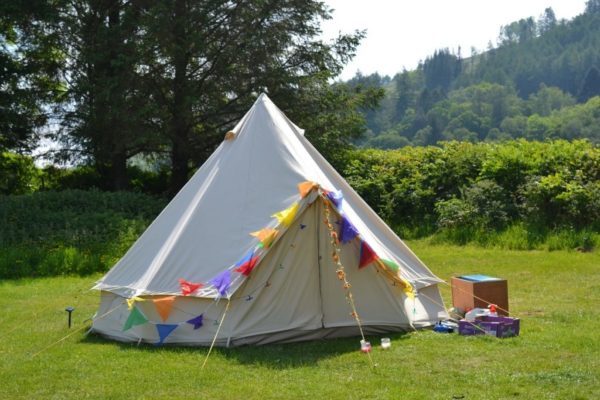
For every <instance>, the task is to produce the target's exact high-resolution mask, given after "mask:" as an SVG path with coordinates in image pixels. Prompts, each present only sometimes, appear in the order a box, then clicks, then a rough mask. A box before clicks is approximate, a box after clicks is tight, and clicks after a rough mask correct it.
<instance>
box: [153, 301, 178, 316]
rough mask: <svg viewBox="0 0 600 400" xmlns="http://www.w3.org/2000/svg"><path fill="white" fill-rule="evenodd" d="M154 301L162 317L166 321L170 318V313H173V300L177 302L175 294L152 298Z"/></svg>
mask: <svg viewBox="0 0 600 400" xmlns="http://www.w3.org/2000/svg"><path fill="white" fill-rule="evenodd" d="M152 302H153V303H154V306H155V307H156V311H157V312H158V314H159V315H160V318H161V319H162V320H163V322H164V321H166V320H167V319H168V318H169V314H171V308H172V307H173V302H175V296H164V297H156V298H154V299H152Z"/></svg>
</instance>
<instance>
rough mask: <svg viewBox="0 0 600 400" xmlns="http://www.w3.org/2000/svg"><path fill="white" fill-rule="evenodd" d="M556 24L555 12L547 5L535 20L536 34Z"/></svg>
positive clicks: (544, 31) (546, 30)
mask: <svg viewBox="0 0 600 400" xmlns="http://www.w3.org/2000/svg"><path fill="white" fill-rule="evenodd" d="M555 26H556V14H554V10H553V9H552V7H548V8H546V9H545V10H544V13H543V14H542V15H540V18H539V19H538V21H537V29H538V34H540V35H543V34H544V33H546V32H548V31H549V30H551V29H552V28H554V27H555Z"/></svg>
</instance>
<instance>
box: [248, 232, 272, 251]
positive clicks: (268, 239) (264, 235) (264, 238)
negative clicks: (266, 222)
mask: <svg viewBox="0 0 600 400" xmlns="http://www.w3.org/2000/svg"><path fill="white" fill-rule="evenodd" d="M277 233H278V231H277V229H271V228H263V229H261V230H260V231H256V232H252V233H251V235H252V236H254V237H257V238H258V240H260V242H261V243H262V245H263V247H265V248H267V247H269V246H270V245H271V243H273V240H275V236H277Z"/></svg>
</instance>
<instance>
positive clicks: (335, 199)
mask: <svg viewBox="0 0 600 400" xmlns="http://www.w3.org/2000/svg"><path fill="white" fill-rule="evenodd" d="M327 198H328V199H329V200H331V202H332V203H333V204H334V205H335V208H337V209H338V210H339V209H340V207H341V205H342V200H343V199H344V195H343V194H342V191H341V190H336V191H335V192H329V193H327Z"/></svg>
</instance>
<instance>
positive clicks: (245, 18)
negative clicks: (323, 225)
mask: <svg viewBox="0 0 600 400" xmlns="http://www.w3.org/2000/svg"><path fill="white" fill-rule="evenodd" d="M325 18H329V11H328V10H327V8H326V7H325V5H324V4H323V3H321V2H318V1H304V2H298V1H295V0H265V1H260V2H256V1H250V0H243V1H238V2H224V1H216V0H212V1H198V0H172V1H171V0H162V1H155V2H151V3H149V4H148V5H147V6H146V7H145V8H144V10H143V19H142V22H141V32H142V37H141V43H142V47H143V51H142V56H141V57H142V58H141V65H140V69H141V70H142V71H144V73H143V76H142V79H143V82H144V84H145V87H146V88H148V89H149V95H148V100H149V102H151V103H152V106H153V108H155V109H156V110H159V112H160V121H159V124H160V125H161V126H160V129H161V130H162V132H163V134H164V135H165V137H167V138H168V140H169V147H170V158H171V165H172V180H171V190H172V191H173V192H175V191H177V190H178V189H179V188H180V187H181V186H183V184H184V183H185V182H186V181H187V179H188V174H189V172H190V169H191V167H192V165H195V164H197V163H199V162H201V161H203V160H204V159H205V158H206V157H207V156H208V155H209V154H210V153H211V152H212V151H213V149H214V148H215V146H216V145H217V144H218V143H220V141H221V140H222V136H223V131H224V129H227V128H228V127H230V126H231V125H232V123H233V122H234V121H237V120H238V119H239V118H240V117H241V115H243V113H244V112H245V110H247V108H248V107H249V106H250V104H251V103H252V102H253V100H254V99H255V98H256V96H257V94H258V93H260V92H268V93H269V95H270V97H272V98H273V100H274V101H275V102H277V103H278V104H279V105H280V107H281V108H282V109H284V111H287V110H290V109H291V108H292V107H291V105H292V104H294V108H296V109H302V108H304V107H307V108H309V106H310V105H311V103H314V101H315V98H316V97H315V96H319V95H320V94H321V93H322V92H323V88H324V87H325V86H326V85H328V80H329V79H330V78H332V77H334V76H336V75H337V74H338V73H339V72H340V71H341V68H342V66H343V65H344V64H345V63H346V62H347V60H349V58H350V57H352V55H353V54H354V50H355V48H356V46H357V45H358V43H359V41H360V39H361V38H362V37H363V34H362V33H360V32H357V33H355V34H352V35H345V36H340V37H339V38H338V39H337V40H335V41H334V42H332V43H330V44H326V43H323V42H322V41H320V40H318V39H317V37H318V35H319V33H320V30H319V23H320V21H321V20H322V19H325Z"/></svg>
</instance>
